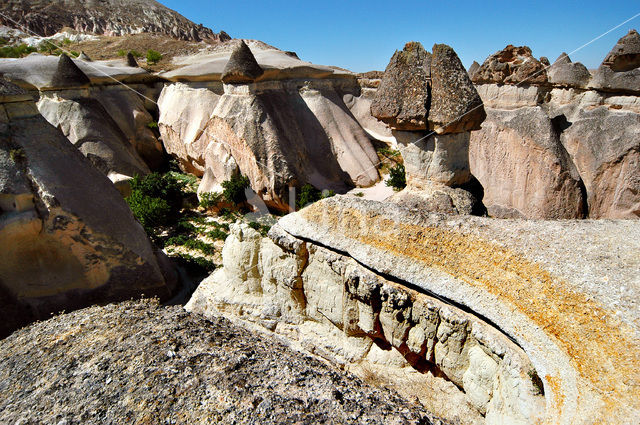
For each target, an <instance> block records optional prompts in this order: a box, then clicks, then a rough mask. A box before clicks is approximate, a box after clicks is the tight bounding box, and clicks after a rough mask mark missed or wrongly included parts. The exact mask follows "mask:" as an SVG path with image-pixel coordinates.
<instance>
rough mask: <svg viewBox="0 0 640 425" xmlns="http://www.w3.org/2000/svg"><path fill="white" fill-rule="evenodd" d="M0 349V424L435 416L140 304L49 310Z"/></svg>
mask: <svg viewBox="0 0 640 425" xmlns="http://www.w3.org/2000/svg"><path fill="white" fill-rule="evenodd" d="M0 353H2V355H1V360H0V378H1V382H2V385H1V386H0V394H1V395H2V398H1V399H0V400H1V401H0V421H2V422H4V423H15V422H19V421H21V420H26V421H30V422H39V423H52V422H60V421H65V420H67V421H70V422H72V421H77V420H81V421H82V422H83V423H87V424H99V423H125V422H145V421H151V422H155V421H157V419H158V418H168V420H169V421H176V422H183V423H189V424H202V425H205V424H210V423H212V422H213V423H238V424H250V423H261V424H283V423H304V424H311V423H340V424H361V423H367V424H380V425H382V424H394V425H409V424H414V425H430V424H434V425H440V424H444V423H446V422H443V421H441V420H439V419H437V418H436V417H434V416H433V415H431V414H430V413H429V412H426V411H425V409H424V408H421V407H420V406H417V405H415V404H413V403H411V402H409V401H407V400H406V399H404V398H402V397H400V396H399V395H398V394H397V393H395V392H393V391H390V390H387V389H382V388H375V387H373V386H371V385H368V384H366V383H363V382H362V381H361V380H360V379H358V378H356V377H355V376H353V375H352V374H349V373H345V372H344V371H341V370H339V369H338V368H337V367H335V366H331V365H329V364H327V362H324V361H321V360H319V359H318V358H316V357H312V356H310V355H306V354H302V353H300V352H299V351H295V350H293V349H291V348H290V347H288V346H286V345H285V344H283V343H281V342H278V341H274V340H273V339H272V338H268V337H266V336H264V335H262V334H260V333H256V332H251V331H249V330H246V329H244V328H242V327H239V326H237V325H234V324H232V323H231V322H229V321H228V320H226V319H223V318H220V317H212V318H210V319H208V320H205V319H203V318H201V317H199V316H197V315H192V314H189V313H186V312H185V311H184V310H183V309H182V307H180V306H173V307H159V306H158V305H157V304H154V303H152V302H151V301H142V302H125V303H121V304H116V305H114V304H111V305H108V306H105V307H92V308H88V309H85V310H81V311H77V312H74V313H71V314H64V315H60V316H56V317H54V318H52V319H50V320H48V321H46V322H42V323H37V324H35V325H33V326H30V327H29V328H27V329H23V330H20V331H19V332H16V333H15V334H14V335H12V336H10V337H9V338H7V339H5V340H3V341H0ZM16 370H21V371H23V372H22V373H15V371H16ZM88 370H91V371H92V372H91V374H92V376H94V378H95V379H79V378H78V375H83V374H85V373H89V372H87V371H88ZM150 370H153V371H154V372H153V373H149V371H150ZM12 372H13V373H12ZM96 382H100V386H101V388H100V390H99V391H96V388H95V385H96ZM38 388H39V389H44V390H45V391H47V394H48V397H47V398H46V400H47V401H46V402H45V401H44V399H43V398H42V397H40V396H38V395H37V394H38Z"/></svg>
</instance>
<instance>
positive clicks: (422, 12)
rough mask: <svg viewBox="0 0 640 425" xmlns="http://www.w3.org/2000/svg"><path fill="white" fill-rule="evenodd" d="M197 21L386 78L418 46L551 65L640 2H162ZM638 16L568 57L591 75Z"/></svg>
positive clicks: (467, 59)
mask: <svg viewBox="0 0 640 425" xmlns="http://www.w3.org/2000/svg"><path fill="white" fill-rule="evenodd" d="M160 2H161V3H163V4H164V5H166V6H168V7H170V8H172V9H174V10H176V11H178V12H179V13H181V14H182V15H184V16H186V17H187V18H189V19H191V20H192V21H194V22H196V23H202V24H204V25H206V26H208V27H210V28H211V29H213V30H214V31H220V30H224V31H226V32H227V33H229V35H231V36H232V37H235V38H250V39H258V40H262V41H264V42H266V43H268V44H271V45H273V46H276V47H278V48H280V49H283V50H292V51H295V52H297V53H298V56H300V58H301V59H303V60H308V61H310V62H313V63H316V64H322V65H335V66H341V67H344V68H348V69H350V70H352V71H356V72H363V71H369V70H374V69H375V70H384V68H385V67H386V65H387V63H388V61H389V58H390V57H391V55H392V54H393V52H394V51H395V50H396V49H401V48H402V47H403V46H404V43H406V42H407V41H412V40H415V41H419V42H421V43H422V44H423V45H424V46H425V48H427V50H431V46H433V44H434V43H446V44H449V45H450V46H452V47H453V48H454V49H455V50H456V52H457V53H458V55H459V56H460V58H461V59H462V62H463V63H464V65H465V66H466V67H468V66H469V65H470V64H471V63H472V62H473V61H474V60H477V61H478V62H480V63H482V61H483V60H484V59H485V58H486V57H487V56H488V55H490V54H491V53H494V52H495V51H497V50H500V49H502V48H503V47H504V46H506V45H507V44H514V45H523V44H525V45H528V46H529V47H531V48H532V50H533V54H534V56H536V57H540V56H547V57H548V58H549V59H550V60H551V61H552V62H553V61H554V60H555V59H556V58H557V57H558V55H560V53H562V52H563V51H566V52H571V51H572V50H574V49H576V48H578V47H580V46H582V45H583V44H585V43H587V42H589V41H590V40H592V39H593V38H595V37H597V36H599V35H601V34H602V33H604V32H606V31H608V30H609V29H611V28H612V27H614V26H616V25H618V24H620V23H622V22H623V21H625V20H627V19H629V18H631V17H632V16H634V15H636V14H638V13H640V2H639V1H638V0H624V1H615V0H582V1H562V0H556V1H519V0H516V1H514V0H511V1H500V2H497V1H490V0H486V1H477V0H476V1H455V0H449V1H438V2H434V1H414V0H409V1H403V0H399V1H397V2H392V1H378V0H368V1H350V0H342V1H335V0H324V1H321V2H319V1H314V2H306V1H284V0H274V1H265V0H262V1H253V0H249V1H229V0H225V1H218V0H160ZM631 28H636V29H638V30H639V31H640V16H639V17H637V18H635V19H633V20H632V21H630V22H628V23H627V24H624V25H622V26H621V27H620V28H618V29H616V30H615V31H613V32H611V33H610V34H608V35H606V36H604V37H603V38H601V39H600V40H598V41H596V42H594V43H593V44H591V45H589V46H587V47H585V48H584V49H582V50H581V51H579V52H577V53H575V54H573V55H571V59H572V60H573V61H580V62H582V63H584V64H585V65H586V66H587V67H589V68H595V67H597V66H598V65H599V64H600V62H601V61H602V59H603V58H604V56H605V55H606V53H607V52H608V51H609V50H610V49H611V47H613V45H614V44H615V42H616V41H617V40H618V39H619V38H620V37H622V36H623V35H625V34H626V33H627V31H628V30H629V29H631Z"/></svg>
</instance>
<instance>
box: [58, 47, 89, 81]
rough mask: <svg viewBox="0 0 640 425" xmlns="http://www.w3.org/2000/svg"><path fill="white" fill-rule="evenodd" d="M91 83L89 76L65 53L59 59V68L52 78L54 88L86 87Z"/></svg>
mask: <svg viewBox="0 0 640 425" xmlns="http://www.w3.org/2000/svg"><path fill="white" fill-rule="evenodd" d="M90 83H91V81H89V77H87V76H86V75H85V73H84V72H82V71H81V70H80V68H78V65H76V64H75V63H74V62H73V60H71V58H69V56H67V55H65V54H64V53H63V54H61V55H60V59H59V60H58V68H57V69H56V73H55V74H54V76H53V78H52V80H51V87H53V88H67V87H85V86H88V85H89V84H90Z"/></svg>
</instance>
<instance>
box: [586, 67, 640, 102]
mask: <svg viewBox="0 0 640 425" xmlns="http://www.w3.org/2000/svg"><path fill="white" fill-rule="evenodd" d="M588 87H589V88H593V89H597V90H601V91H605V92H610V93H621V94H623V93H624V94H634V95H639V94H640V68H635V69H632V70H630V71H624V72H623V71H621V72H615V71H613V70H612V69H611V68H609V67H608V66H605V65H600V67H599V68H598V69H596V70H595V72H594V73H593V78H592V79H591V81H590V82H589V86H588Z"/></svg>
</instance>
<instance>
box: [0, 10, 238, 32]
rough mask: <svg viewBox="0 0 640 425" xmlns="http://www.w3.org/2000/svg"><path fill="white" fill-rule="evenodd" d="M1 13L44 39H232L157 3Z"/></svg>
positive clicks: (8, 23)
mask: <svg viewBox="0 0 640 425" xmlns="http://www.w3.org/2000/svg"><path fill="white" fill-rule="evenodd" d="M0 12H2V13H3V14H4V15H7V16H8V17H9V18H11V20H13V21H16V22H17V23H18V24H19V25H22V26H25V27H27V28H28V29H29V30H30V31H33V32H35V33H36V34H38V35H40V36H51V35H54V34H56V33H57V32H59V31H60V30H61V29H62V28H64V27H69V28H73V29H75V30H76V31H79V32H83V33H93V34H104V35H111V36H117V35H126V34H137V33H140V32H148V33H158V34H165V35H168V36H170V37H174V38H177V39H180V40H192V41H201V40H204V41H208V42H220V41H227V40H230V39H231V38H230V37H229V36H228V35H227V34H226V33H225V32H224V31H222V32H220V33H214V32H213V31H211V30H210V29H209V28H206V27H204V26H202V25H196V24H195V23H193V22H191V21H189V20H188V19H186V18H185V17H184V16H182V15H180V14H178V13H177V12H175V11H173V10H171V9H169V8H167V7H165V6H163V5H161V4H160V3H158V2H156V1H154V0H110V1H108V2H103V1H98V2H96V1H85V0H54V1H51V0H27V1H24V0H6V1H3V4H2V6H0ZM11 20H9V19H6V18H3V17H0V24H2V25H6V26H9V27H15V26H16V24H14V23H13V22H12V21H11Z"/></svg>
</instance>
